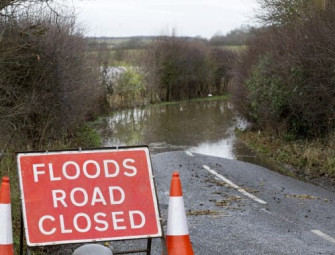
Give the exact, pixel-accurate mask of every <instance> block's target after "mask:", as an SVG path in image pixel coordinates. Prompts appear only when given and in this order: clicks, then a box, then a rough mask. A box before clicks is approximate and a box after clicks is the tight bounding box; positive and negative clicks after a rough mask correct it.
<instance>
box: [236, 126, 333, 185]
mask: <svg viewBox="0 0 335 255" xmlns="http://www.w3.org/2000/svg"><path fill="white" fill-rule="evenodd" d="M239 137H240V138H241V139H242V140H243V141H244V142H245V143H246V144H247V145H249V146H250V147H252V149H254V150H256V151H257V152H258V153H260V154H261V155H263V156H265V157H270V158H272V159H274V160H276V161H279V162H281V163H285V164H288V165H291V166H293V167H294V168H295V169H297V170H298V172H299V174H303V175H306V176H310V177H321V176H325V177H327V178H329V179H331V180H333V181H335V133H334V134H332V135H330V136H328V137H327V138H324V139H314V140H291V139H289V138H288V137H285V136H283V137H280V136H275V135H273V134H271V133H268V132H260V131H258V132H251V131H246V132H241V133H239Z"/></svg>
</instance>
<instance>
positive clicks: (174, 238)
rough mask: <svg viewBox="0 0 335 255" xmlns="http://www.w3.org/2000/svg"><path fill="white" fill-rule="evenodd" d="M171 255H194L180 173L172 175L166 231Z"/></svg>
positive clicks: (167, 244)
mask: <svg viewBox="0 0 335 255" xmlns="http://www.w3.org/2000/svg"><path fill="white" fill-rule="evenodd" d="M166 246H167V250H168V254H169V255H193V254H194V253H193V249H192V244H191V240H190V235H189V232H188V227H187V220H186V213H185V208H184V199H183V192H182V188H181V182H180V178H179V173H178V172H174V173H173V174H172V180H171V188H170V198H169V211H168V221H167V230H166Z"/></svg>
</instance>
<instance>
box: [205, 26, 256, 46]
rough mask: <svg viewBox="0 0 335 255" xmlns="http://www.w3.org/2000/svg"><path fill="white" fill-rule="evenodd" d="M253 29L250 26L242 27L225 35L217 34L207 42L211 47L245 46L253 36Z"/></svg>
mask: <svg viewBox="0 0 335 255" xmlns="http://www.w3.org/2000/svg"><path fill="white" fill-rule="evenodd" d="M254 31H255V28H253V27H251V26H242V27H240V28H237V29H234V30H232V31H230V32H228V33H227V34H226V35H223V34H221V33H217V34H215V35H214V36H212V38H211V39H210V40H209V42H208V43H209V45H212V46H224V45H230V46H237V45H239V46H240V45H246V44H247V41H248V40H250V38H251V37H252V36H253V34H254Z"/></svg>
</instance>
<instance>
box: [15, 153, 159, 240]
mask: <svg viewBox="0 0 335 255" xmlns="http://www.w3.org/2000/svg"><path fill="white" fill-rule="evenodd" d="M17 164H18V172H19V179H20V188H21V197H22V206H23V217H24V223H25V231H26V238H27V243H28V246H40V245H49V244H63V243H78V242H89V241H102V240H121V239H122V240H123V239H134V238H147V237H161V236H162V230H161V225H160V222H159V211H158V205H157V198H156V192H155V187H154V181H153V175H152V169H151V162H150V157H149V150H148V148H146V147H140V148H127V149H118V150H116V149H102V150H90V151H62V152H45V153H19V154H18V155H17Z"/></svg>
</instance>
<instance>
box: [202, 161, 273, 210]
mask: <svg viewBox="0 0 335 255" xmlns="http://www.w3.org/2000/svg"><path fill="white" fill-rule="evenodd" d="M202 167H203V168H204V169H206V170H207V171H208V172H210V173H211V174H213V175H215V176H216V177H218V178H219V179H220V180H222V181H224V182H225V183H227V184H228V185H229V186H230V187H232V188H234V189H236V190H237V191H239V192H241V193H242V194H243V195H245V196H246V197H248V198H250V199H252V200H254V201H256V202H257V203H260V204H263V205H266V204H267V202H265V201H264V200H262V199H259V198H258V197H256V196H254V195H252V194H250V193H249V192H247V191H246V190H244V189H242V188H241V187H239V186H237V185H236V184H235V183H233V182H232V181H230V180H228V179H227V178H226V177H224V176H222V175H221V174H219V173H217V172H216V171H215V170H213V169H211V168H210V167H209V166H206V165H203V166H202Z"/></svg>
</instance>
